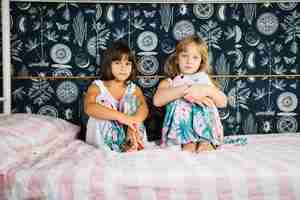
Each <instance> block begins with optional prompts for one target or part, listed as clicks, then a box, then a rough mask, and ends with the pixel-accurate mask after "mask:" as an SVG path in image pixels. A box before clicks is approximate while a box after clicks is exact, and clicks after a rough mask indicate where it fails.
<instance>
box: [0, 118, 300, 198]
mask: <svg viewBox="0 0 300 200" xmlns="http://www.w3.org/2000/svg"><path fill="white" fill-rule="evenodd" d="M0 124H1V126H0V127H1V128H0V135H1V140H0V143H1V144H0V156H1V160H0V199H1V200H6V199H9V200H14V199H18V200H22V199H51V200H52V199H53V200H54V199H57V200H60V199H66V200H68V199H80V200H83V199H120V200H121V199H130V200H132V199H139V200H144V199H145V200H146V199H207V200H214V199H237V200H240V199H243V200H247V199H271V200H275V199H287V200H293V199H300V191H299V189H298V187H299V185H300V174H299V172H298V171H299V169H300V160H299V159H298V157H297V155H298V154H299V153H300V146H299V144H300V136H299V135H298V134H276V135H272V134H270V135H248V136H245V137H246V138H247V144H246V145H239V146H236V145H225V146H223V147H222V148H220V149H219V150H216V151H213V152H206V153H201V154H191V153H187V152H182V151H180V150H179V149H177V148H171V149H160V148H158V147H157V146H155V145H154V144H148V147H147V149H146V150H144V151H141V152H135V153H123V154H118V153H105V152H102V151H100V150H98V149H96V148H94V147H92V146H90V145H88V144H86V143H84V142H82V141H80V140H77V139H76V133H77V132H78V131H79V127H77V126H76V125H73V124H71V123H69V122H67V121H64V120H61V119H57V118H52V117H48V116H40V115H34V114H11V115H3V116H1V117H0ZM236 137H237V136H231V137H227V140H228V139H231V140H234V138H236Z"/></svg>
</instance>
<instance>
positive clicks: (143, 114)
mask: <svg viewBox="0 0 300 200" xmlns="http://www.w3.org/2000/svg"><path fill="white" fill-rule="evenodd" d="M134 94H135V95H136V96H137V97H138V99H139V102H140V105H139V108H138V110H137V112H136V113H135V115H134V118H135V120H136V121H137V122H140V123H142V122H143V121H144V120H145V119H146V118H147V116H148V113H149V109H148V106H147V102H146V100H145V97H144V95H143V93H142V90H141V89H140V88H139V87H136V90H135V93H134Z"/></svg>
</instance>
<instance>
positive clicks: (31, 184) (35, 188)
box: [26, 174, 44, 199]
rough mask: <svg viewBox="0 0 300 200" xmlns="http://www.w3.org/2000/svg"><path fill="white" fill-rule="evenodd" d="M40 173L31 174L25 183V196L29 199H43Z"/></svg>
mask: <svg viewBox="0 0 300 200" xmlns="http://www.w3.org/2000/svg"><path fill="white" fill-rule="evenodd" d="M41 177H42V176H41V175H38V174H32V175H31V176H30V177H28V178H29V180H28V183H27V193H26V197H29V199H43V198H44V196H43V191H42V183H41Z"/></svg>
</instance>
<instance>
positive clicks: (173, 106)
mask: <svg viewBox="0 0 300 200" xmlns="http://www.w3.org/2000/svg"><path fill="white" fill-rule="evenodd" d="M169 81H170V83H171V85H172V86H173V87H175V86H179V85H182V84H208V85H212V82H211V81H210V79H209V77H208V76H207V74H206V73H204V72H198V73H196V74H193V75H184V76H183V75H180V76H177V77H175V78H174V79H173V80H169ZM222 138H223V126H222V123H221V120H220V117H219V113H218V109H217V108H216V107H212V108H211V107H207V106H201V105H198V104H196V103H191V102H189V101H187V100H185V99H183V98H181V99H177V100H175V101H172V102H170V103H169V104H168V105H167V106H166V114H165V118H164V122H163V128H162V141H161V145H162V147H166V146H170V145H179V144H187V143H190V142H203V141H206V142H210V143H212V144H213V145H219V144H220V142H221V140H222Z"/></svg>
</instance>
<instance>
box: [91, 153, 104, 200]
mask: <svg viewBox="0 0 300 200" xmlns="http://www.w3.org/2000/svg"><path fill="white" fill-rule="evenodd" d="M94 162H95V165H94V168H93V170H92V171H91V174H90V196H89V199H95V200H97V199H105V192H104V188H105V187H104V174H103V172H104V171H103V166H104V164H105V163H104V162H105V159H104V158H103V157H102V155H101V154H100V153H99V154H97V155H96V157H95V161H94Z"/></svg>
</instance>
